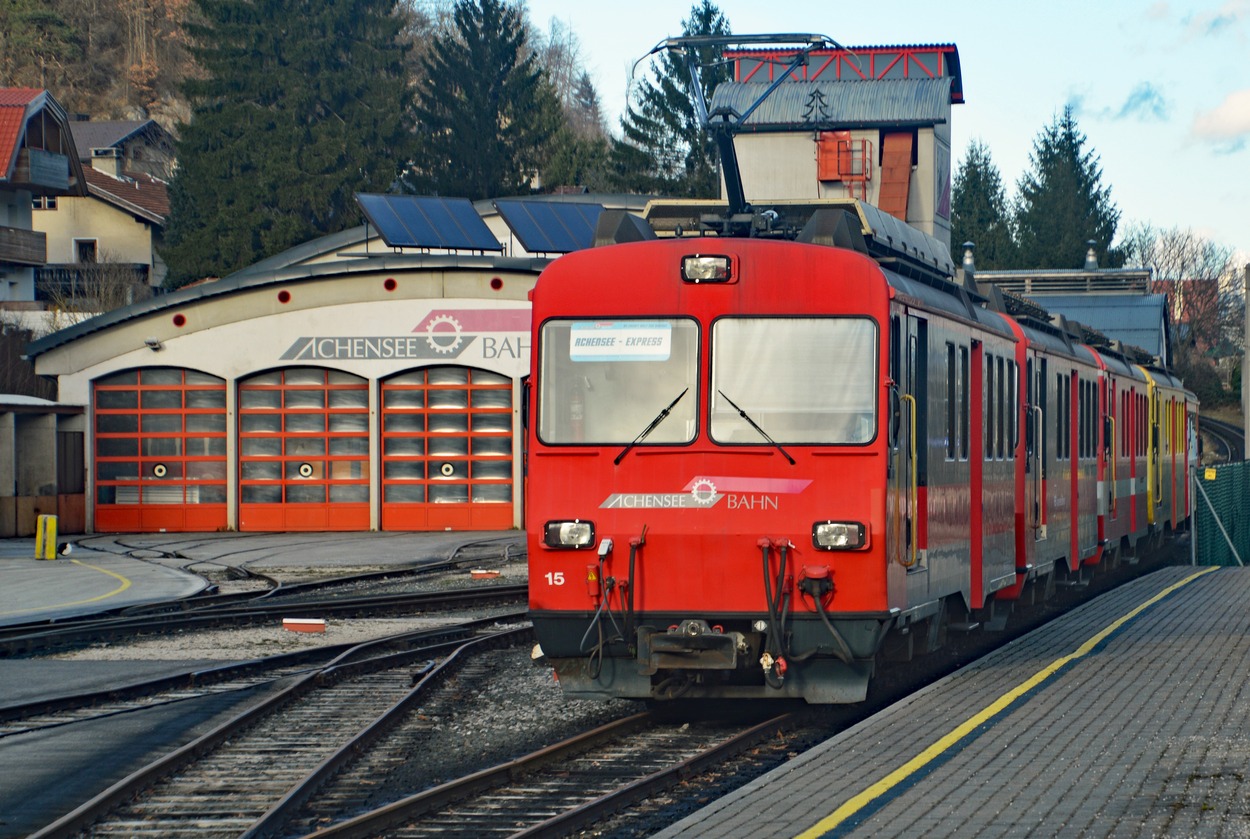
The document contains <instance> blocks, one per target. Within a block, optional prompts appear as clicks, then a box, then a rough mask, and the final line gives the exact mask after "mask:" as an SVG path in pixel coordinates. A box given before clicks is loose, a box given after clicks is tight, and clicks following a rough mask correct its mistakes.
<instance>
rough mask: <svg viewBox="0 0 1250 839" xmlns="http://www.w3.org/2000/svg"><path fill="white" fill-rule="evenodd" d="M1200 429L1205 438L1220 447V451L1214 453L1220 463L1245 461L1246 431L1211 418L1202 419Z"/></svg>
mask: <svg viewBox="0 0 1250 839" xmlns="http://www.w3.org/2000/svg"><path fill="white" fill-rule="evenodd" d="M1198 427H1199V428H1201V429H1202V434H1203V436H1204V437H1206V438H1207V439H1209V440H1212V441H1213V442H1214V443H1215V444H1216V446H1218V447H1219V449H1218V451H1216V452H1214V454H1215V457H1216V459H1217V460H1218V461H1221V462H1226V463H1227V462H1234V461H1238V460H1245V457H1246V434H1245V429H1243V428H1241V427H1240V426H1237V425H1233V424H1232V423H1227V422H1221V421H1220V420H1217V419H1212V418H1210V417H1202V418H1200V419H1199V420H1198Z"/></svg>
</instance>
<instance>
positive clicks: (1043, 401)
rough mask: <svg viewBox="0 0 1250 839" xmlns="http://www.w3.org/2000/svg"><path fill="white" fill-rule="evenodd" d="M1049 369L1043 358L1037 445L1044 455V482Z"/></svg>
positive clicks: (1038, 395) (1038, 384)
mask: <svg viewBox="0 0 1250 839" xmlns="http://www.w3.org/2000/svg"><path fill="white" fill-rule="evenodd" d="M1049 368H1050V362H1049V361H1047V360H1046V359H1044V358H1043V359H1042V369H1041V370H1040V371H1039V372H1038V376H1037V402H1038V405H1039V406H1040V407H1041V409H1042V421H1041V422H1039V423H1038V424H1037V433H1038V435H1039V436H1040V438H1041V439H1039V440H1038V443H1037V445H1038V447H1039V448H1040V450H1041V453H1042V456H1041V462H1042V479H1043V480H1045V479H1046V455H1047V454H1048V453H1049V452H1048V451H1047V449H1046V446H1047V443H1048V441H1047V439H1046V436H1047V435H1046V429H1047V428H1048V427H1049V426H1048V425H1047V424H1046V423H1047V422H1048V421H1049V419H1050V400H1049V399H1047V398H1046V383H1047V382H1049V381H1050V379H1049V378H1047V377H1048V376H1049V375H1050V370H1049Z"/></svg>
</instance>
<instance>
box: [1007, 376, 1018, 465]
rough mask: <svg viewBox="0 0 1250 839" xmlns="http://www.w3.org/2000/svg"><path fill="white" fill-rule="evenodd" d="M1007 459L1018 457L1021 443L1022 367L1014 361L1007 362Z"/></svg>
mask: <svg viewBox="0 0 1250 839" xmlns="http://www.w3.org/2000/svg"><path fill="white" fill-rule="evenodd" d="M1006 411H1007V459H1008V460H1015V459H1016V446H1018V445H1019V444H1020V368H1019V367H1017V366H1016V363H1015V362H1014V361H1008V362H1007V404H1006Z"/></svg>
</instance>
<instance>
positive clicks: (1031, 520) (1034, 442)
mask: <svg viewBox="0 0 1250 839" xmlns="http://www.w3.org/2000/svg"><path fill="white" fill-rule="evenodd" d="M1046 374H1047V363H1046V359H1045V358H1043V357H1042V355H1041V353H1039V352H1036V351H1034V350H1029V354H1028V359H1027V378H1028V382H1027V383H1026V384H1025V388H1026V395H1025V400H1026V401H1025V407H1026V410H1027V411H1028V413H1027V415H1026V416H1025V461H1024V476H1025V481H1024V502H1025V507H1024V509H1025V511H1026V515H1027V520H1028V527H1029V530H1030V531H1031V532H1032V534H1033V539H1032V541H1033V542H1035V543H1036V542H1040V541H1042V540H1044V539H1045V538H1046V445H1047V436H1046V428H1047V423H1046V417H1047V413H1048V412H1047V410H1046ZM1025 541H1026V543H1027V542H1028V539H1027V538H1026V540H1025ZM1031 557H1032V551H1030V558H1031Z"/></svg>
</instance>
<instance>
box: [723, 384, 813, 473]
mask: <svg viewBox="0 0 1250 839" xmlns="http://www.w3.org/2000/svg"><path fill="white" fill-rule="evenodd" d="M716 392H717V393H719V394H720V395H721V396H725V391H723V390H721V389H720V388H717V389H716ZM725 401H726V402H728V403H729V406H730V407H731V408H733V409H734V410H735V411H737V412H738V416H740V417H742V418H743V419H744V420H746V421H747V424H748V425H750V426H751V427H752V428H754V429H755V430H756V431H758V432H759V433H760V436H761V437H763V438H764V439H765V440H767V441H768V442H769V443H770V444H772V445H773V446H776V448H777V451H779V452H781V453H782V454H783V455H785V457H786V460H788V461H790V465H791V466H794V465H795V460H794V458H792V457H790V453H789V452H788V451H786V450H785V449H783V448H782V447H781V444H780V443H778V442H777V441H776V440H774V439H773V438H772V437H769V436H768V432H767V431H765V430H764V429H762V428H760V426H759V423H757V422H756V421H755V420H753V419H751V418H750V417H749V416H747V412H746V411H744V410H742V409H741V408H739V407H738V405H737V403H735V402H734V401H733V400H732V399H730V398H729V397H728V396H725Z"/></svg>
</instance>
